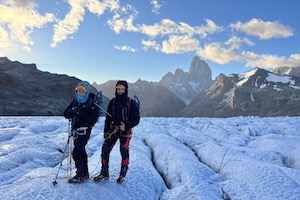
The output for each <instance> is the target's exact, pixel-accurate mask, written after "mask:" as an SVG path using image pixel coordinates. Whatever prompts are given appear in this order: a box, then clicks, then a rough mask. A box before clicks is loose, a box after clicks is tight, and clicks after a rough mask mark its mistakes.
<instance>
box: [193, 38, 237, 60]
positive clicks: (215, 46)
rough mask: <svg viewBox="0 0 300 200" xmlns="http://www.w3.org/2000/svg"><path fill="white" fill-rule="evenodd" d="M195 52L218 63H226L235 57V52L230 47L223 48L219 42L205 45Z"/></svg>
mask: <svg viewBox="0 0 300 200" xmlns="http://www.w3.org/2000/svg"><path fill="white" fill-rule="evenodd" d="M197 54H198V55H199V56H201V57H202V58H204V59H208V60H211V61H213V62H215V63H218V64H228V63H230V62H232V61H234V60H235V59H236V53H235V52H234V51H233V50H232V49H226V48H223V47H222V46H221V44H219V43H211V44H208V45H205V46H204V48H203V49H199V50H198V51H197Z"/></svg>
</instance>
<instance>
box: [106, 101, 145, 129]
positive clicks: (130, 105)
mask: <svg viewBox="0 0 300 200" xmlns="http://www.w3.org/2000/svg"><path fill="white" fill-rule="evenodd" d="M107 112H108V113H109V114H111V115H112V116H111V117H110V116H109V115H106V119H105V125H104V133H107V132H109V129H110V126H111V125H120V123H121V122H123V123H124V124H125V129H126V130H130V129H132V128H133V127H134V126H136V125H138V124H139V122H140V112H139V108H138V106H137V104H136V102H135V101H134V100H133V99H131V98H129V97H127V101H122V102H118V101H117V100H116V98H113V99H112V100H111V101H110V102H109V104H108V108H107Z"/></svg>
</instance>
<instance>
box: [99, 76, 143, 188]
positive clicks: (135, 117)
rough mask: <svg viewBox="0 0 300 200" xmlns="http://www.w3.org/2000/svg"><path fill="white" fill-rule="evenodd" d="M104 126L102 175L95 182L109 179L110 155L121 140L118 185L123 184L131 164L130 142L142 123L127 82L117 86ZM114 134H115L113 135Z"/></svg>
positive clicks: (121, 82)
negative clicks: (135, 128)
mask: <svg viewBox="0 0 300 200" xmlns="http://www.w3.org/2000/svg"><path fill="white" fill-rule="evenodd" d="M107 113H109V114H107V115H106V119H105V125H104V138H105V140H104V143H103V145H102V153H101V163H102V167H101V173H100V175H99V176H96V177H95V178H94V180H95V181H99V180H102V179H105V180H107V179H108V178H109V154H110V152H111V150H112V148H113V147H114V145H115V143H116V142H117V140H118V139H119V140H120V153H121V157H122V162H121V170H120V175H119V178H118V180H117V182H118V183H121V182H123V180H124V178H125V176H126V173H127V170H128V164H129V142H130V139H131V135H132V128H133V127H135V126H136V125H137V124H138V123H139V121H140V114H139V108H138V106H137V103H136V102H135V101H134V100H133V99H131V98H129V97H128V84H127V82H126V81H118V82H117V84H116V90H115V98H113V99H112V100H111V101H110V102H109V104H108V108H107ZM111 133H113V134H111Z"/></svg>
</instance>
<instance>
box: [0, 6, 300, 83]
mask: <svg viewBox="0 0 300 200" xmlns="http://www.w3.org/2000/svg"><path fill="white" fill-rule="evenodd" d="M299 8H300V2H299V1H298V0H288V1H285V0H277V1H273V0H264V1H261V0H260V1H258V0H252V1H239V0H231V1H230V0H228V1H221V0H219V1H217V0H209V1H208V0H206V1H203V0H176V1H175V0H164V1H160V0H143V1H141V0H139V1H137V0H127V1H122V0H119V1H117V0H101V1H99V0H61V1H56V0H51V1H50V0H48V1H45V0H0V56H7V57H8V58H9V59H10V60H13V61H15V60H17V61H20V62H22V63H36V64H37V68H38V69H40V70H42V71H48V72H51V73H58V74H67V75H69V76H75V77H77V78H80V79H82V80H87V81H90V82H91V83H92V82H94V81H95V82H97V83H98V84H99V83H104V82H106V81H108V80H111V79H114V80H116V79H126V80H127V81H129V82H135V81H136V80H138V79H142V80H147V81H159V80H160V79H161V78H162V76H163V75H165V74H166V73H167V72H175V70H176V69H177V68H181V69H183V70H184V71H188V69H189V65H190V62H191V60H192V58H193V57H194V56H195V55H198V56H200V58H202V59H203V60H205V61H206V62H207V63H208V64H209V66H210V68H211V69H212V75H213V77H212V78H215V77H216V76H218V75H219V74H220V73H224V74H226V75H229V74H231V73H240V72H244V71H247V70H249V69H251V68H253V67H261V68H265V69H268V70H273V69H275V68H276V67H278V66H292V67H295V66H300V48H299V44H300V35H299V31H300V21H299V19H300V14H299Z"/></svg>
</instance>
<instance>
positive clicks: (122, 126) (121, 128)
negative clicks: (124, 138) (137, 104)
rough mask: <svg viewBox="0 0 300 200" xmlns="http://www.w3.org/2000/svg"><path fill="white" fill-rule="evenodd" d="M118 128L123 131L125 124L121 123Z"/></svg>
mask: <svg viewBox="0 0 300 200" xmlns="http://www.w3.org/2000/svg"><path fill="white" fill-rule="evenodd" d="M119 128H120V130H121V131H125V124H124V123H123V122H121V124H120V125H119Z"/></svg>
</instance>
